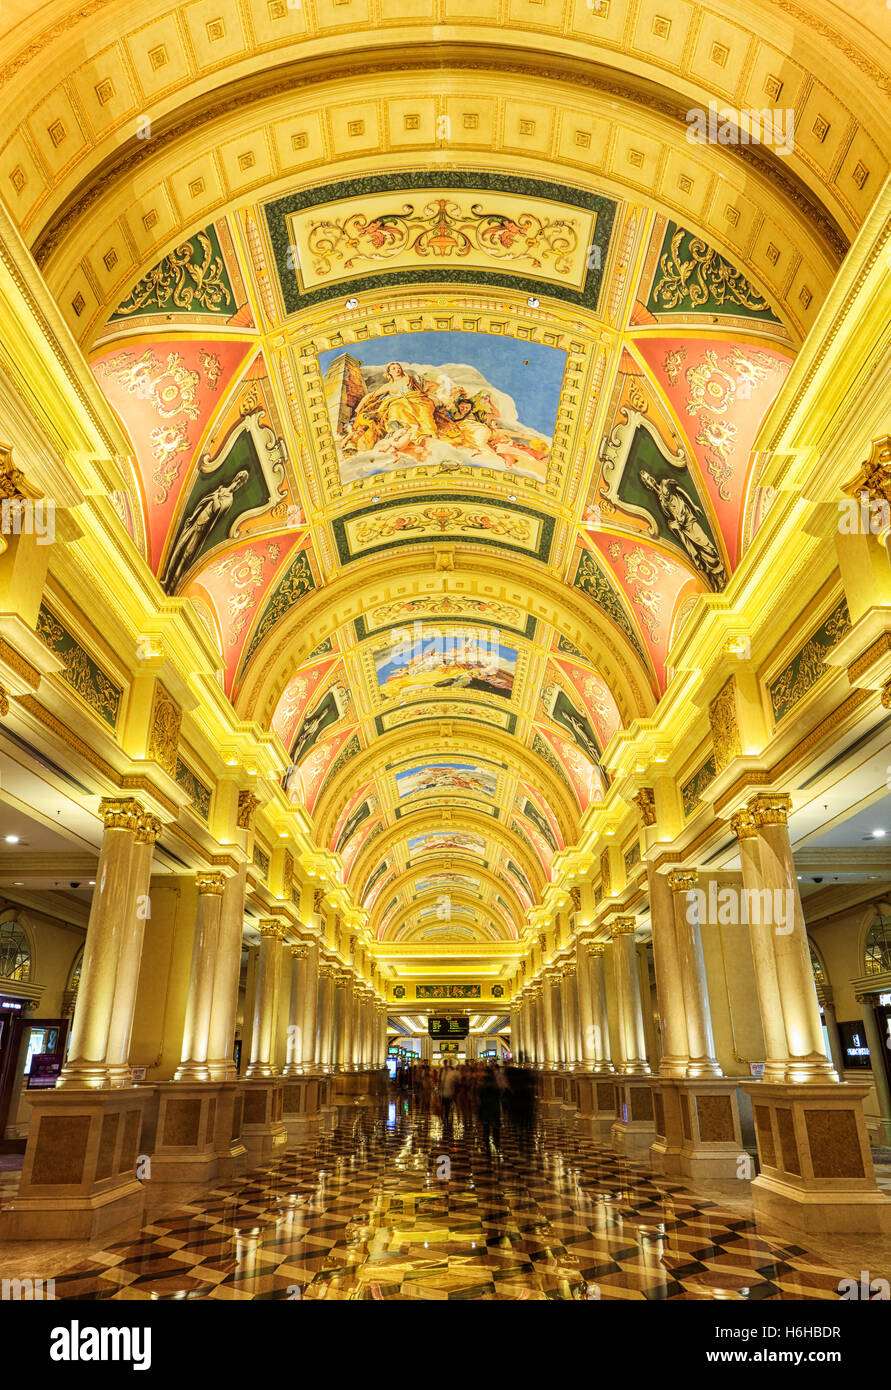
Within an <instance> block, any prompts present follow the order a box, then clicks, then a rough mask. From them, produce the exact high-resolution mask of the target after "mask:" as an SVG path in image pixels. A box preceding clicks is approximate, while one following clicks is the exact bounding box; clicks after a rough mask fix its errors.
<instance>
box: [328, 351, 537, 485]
mask: <svg viewBox="0 0 891 1390" xmlns="http://www.w3.org/2000/svg"><path fill="white" fill-rule="evenodd" d="M436 439H439V440H442V441H443V442H444V443H446V444H451V445H452V446H453V448H455V449H462V450H466V451H467V452H468V453H469V454H471V455H472V456H474V457H479V458H483V457H485V456H486V455H487V454H495V455H496V456H497V457H500V458H502V459H503V460H504V462H505V464H506V465H507V466H508V467H512V466H520V465H521V464H522V462H523V460H524V459H525V460H526V462H527V463H528V460H529V459H530V458H531V459H534V460H535V462H536V463H542V462H544V461H545V460H546V459H547V457H548V442H547V440H545V439H532V440H529V441H528V442H526V443H519V442H518V441H517V440H516V439H514V437H513V436H512V435H511V434H510V433H509V432H508V431H507V430H505V429H504V428H503V427H502V425H501V422H500V419H499V416H498V411H497V408H496V406H495V403H494V401H493V400H492V396H491V394H490V392H488V391H478V392H477V393H476V395H474V396H470V395H468V393H467V391H466V390H465V389H464V387H463V386H455V385H454V384H453V383H452V381H451V380H450V379H449V378H448V377H440V378H439V379H438V380H430V379H428V378H422V377H419V376H417V375H416V374H415V373H414V372H410V371H408V370H407V368H406V367H404V366H403V364H402V363H401V362H389V363H388V364H387V367H386V380H385V381H384V382H383V384H382V385H381V386H378V387H375V389H374V390H373V391H369V392H367V393H366V395H364V396H363V397H362V399H361V400H360V401H359V402H358V404H357V405H356V408H355V411H354V412H353V418H352V420H351V422H350V424H349V425H348V426H347V428H346V429H345V431H344V433H343V436H342V439H341V448H342V450H343V452H344V454H346V455H354V454H364V453H368V452H370V451H372V450H377V451H378V452H381V451H383V452H389V453H392V454H393V455H394V459H395V458H396V457H397V456H398V455H400V454H408V455H410V456H412V457H414V458H417V460H418V461H419V462H423V461H424V460H425V459H426V458H427V454H428V448H427V446H428V443H429V441H431V440H436Z"/></svg>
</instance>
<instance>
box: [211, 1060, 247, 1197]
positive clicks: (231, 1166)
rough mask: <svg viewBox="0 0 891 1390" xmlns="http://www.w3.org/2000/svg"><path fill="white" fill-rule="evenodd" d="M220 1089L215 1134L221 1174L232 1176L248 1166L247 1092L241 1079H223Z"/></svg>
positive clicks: (218, 1175) (223, 1176)
mask: <svg viewBox="0 0 891 1390" xmlns="http://www.w3.org/2000/svg"><path fill="white" fill-rule="evenodd" d="M217 1092H218V1095H217V1124H216V1134H215V1136H214V1149H215V1152H216V1156H217V1177H218V1178H231V1177H232V1176H233V1175H234V1174H236V1173H240V1172H242V1170H243V1169H244V1168H245V1167H246V1166H247V1149H246V1148H245V1146H244V1140H243V1139H242V1137H241V1127H242V1124H243V1122H244V1092H243V1090H242V1086H241V1082H240V1081H236V1080H232V1081H222V1082H220V1083H219V1084H218V1086H217Z"/></svg>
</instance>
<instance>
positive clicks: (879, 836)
mask: <svg viewBox="0 0 891 1390" xmlns="http://www.w3.org/2000/svg"><path fill="white" fill-rule="evenodd" d="M6 838H7V840H8V839H9V836H8V835H7V837H6ZM14 838H15V839H18V836H17V835H16V836H15V837H14ZM872 838H873V839H874V840H884V838H885V832H884V830H874V831H873V832H872Z"/></svg>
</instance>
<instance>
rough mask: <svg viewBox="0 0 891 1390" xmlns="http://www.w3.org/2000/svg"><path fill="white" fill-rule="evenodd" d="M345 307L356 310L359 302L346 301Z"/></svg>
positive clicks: (356, 300) (354, 300)
mask: <svg viewBox="0 0 891 1390" xmlns="http://www.w3.org/2000/svg"><path fill="white" fill-rule="evenodd" d="M346 306H347V308H348V309H358V307H359V301H358V299H348V300H347V302H346Z"/></svg>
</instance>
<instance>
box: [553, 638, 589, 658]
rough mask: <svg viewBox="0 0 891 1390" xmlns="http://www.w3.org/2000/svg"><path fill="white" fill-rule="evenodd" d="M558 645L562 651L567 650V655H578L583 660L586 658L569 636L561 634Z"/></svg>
mask: <svg viewBox="0 0 891 1390" xmlns="http://www.w3.org/2000/svg"><path fill="white" fill-rule="evenodd" d="M557 646H558V647H559V649H560V651H561V652H565V653H566V655H567V656H577V657H578V658H579V659H580V660H581V661H584V659H585V658H584V657H583V656H582V654H581V652H580V651H579V649H578V647H576V646H575V645H574V643H572V642H570V640H569V638H568V637H562V636H561V638H560V640H559V641H558V643H557Z"/></svg>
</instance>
